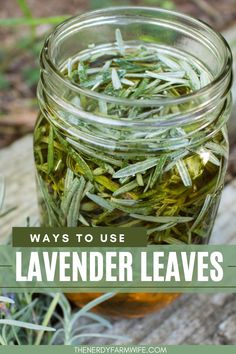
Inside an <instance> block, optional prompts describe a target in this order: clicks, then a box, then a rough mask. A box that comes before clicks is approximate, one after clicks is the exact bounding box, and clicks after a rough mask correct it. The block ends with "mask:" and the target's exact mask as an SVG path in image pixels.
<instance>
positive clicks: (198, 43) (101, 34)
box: [34, 7, 232, 316]
mask: <svg viewBox="0 0 236 354" xmlns="http://www.w3.org/2000/svg"><path fill="white" fill-rule="evenodd" d="M117 28H118V29H119V31H120V33H122V36H123V38H121V36H120V34H119V33H118V36H119V38H116V41H115V39H114V33H115V32H116V31H117ZM119 41H120V43H121V44H122V46H123V45H125V50H127V51H129V50H133V49H134V48H141V47H140V46H145V48H146V47H147V48H152V49H153V50H156V51H157V53H160V55H161V56H162V60H165V61H167V65H169V66H170V67H171V66H173V69H175V70H178V65H179V64H178V63H180V61H181V62H182V63H183V60H184V62H185V63H186V62H187V63H194V68H195V69H194V70H195V75H194V73H193V72H192V71H191V70H190V69H189V70H190V71H191V72H190V74H189V77H190V76H191V77H192V80H193V81H194V80H195V79H196V71H198V72H201V73H202V72H204V73H205V74H204V75H203V74H201V75H200V74H199V75H200V76H199V77H200V79H201V80H203V84H202V87H197V86H198V85H196V87H195V88H194V90H192V91H190V92H185V93H184V94H178V95H174V96H171V95H170V96H168V97H162V96H161V95H158V94H157V95H156V96H155V94H152V95H149V97H145V95H144V96H142V97H141V98H140V97H138V98H136V97H137V96H135V93H134V94H133V95H132V97H128V98H126V97H124V96H111V95H109V94H105V93H102V92H99V91H96V90H95V89H94V88H93V89H90V88H86V87H81V85H78V84H76V83H73V82H72V81H71V80H70V79H69V78H68V76H69V71H70V70H71V67H72V66H73V65H75V63H77V61H78V58H79V60H82V59H81V58H84V59H83V60H86V59H85V58H88V57H91V55H95V56H96V58H98V60H97V62H96V63H99V60H100V61H101V60H102V58H104V57H106V58H111V56H113V55H114V50H117V46H119V44H120V43H118V42H119ZM148 50H149V49H148ZM167 55H169V57H168V56H167ZM163 58H167V59H163ZM168 58H169V59H168ZM171 58H172V59H171ZM71 65H72V66H71ZM191 65H192V64H191ZM231 67H232V58H231V53H230V49H229V47H228V45H227V43H226V42H225V40H224V39H223V38H222V36H221V35H220V34H218V33H216V32H215V31H214V30H212V29H211V28H210V27H208V26H207V25H206V24H204V23H202V22H200V21H197V20H195V19H193V18H190V17H188V16H185V15H182V14H179V13H175V12H170V11H166V10H161V9H157V8H144V7H120V8H109V9H105V10H104V9H103V10H99V11H94V12H90V13H87V14H83V15H81V16H78V17H74V18H72V19H69V20H68V21H65V22H64V23H62V24H61V25H60V26H58V27H57V28H56V30H55V31H54V32H53V33H52V34H51V35H50V36H49V37H48V39H47V40H46V42H45V45H44V48H43V50H42V54H41V77H40V82H39V85H38V101H39V106H40V115H39V117H38V120H37V123H36V127H35V133H34V153H35V163H36V171H37V183H38V191H39V206H40V212H41V224H42V225H44V226H59V227H60V226H84V225H90V226H94V227H96V226H111V225H112V226H114V227H116V226H123V227H132V226H144V227H146V228H147V233H148V237H149V243H152V244H175V243H178V244H193V243H194V244H202V243H207V242H208V241H209V237H210V234H211V230H212V226H213V224H214V220H215V217H216V212H217V207H218V204H219V200H220V195H221V191H222V188H223V183H224V177H225V172H226V167H227V158H228V138H227V128H226V122H227V119H228V118H229V115H230V109H231V95H230V87H231V81H232V71H231ZM188 68H189V66H187V67H186V65H185V66H184V69H185V70H188ZM65 70H67V75H65ZM95 70H96V68H95ZM194 70H193V71H194ZM206 77H207V78H208V79H206ZM204 80H205V82H204ZM85 81H86V80H85ZM126 81H127V80H126ZM180 82H181V81H180ZM114 109H115V112H116V114H114ZM117 112H118V113H117ZM131 112H136V113H135V115H132V114H131ZM137 112H138V113H137ZM95 296H97V294H70V295H69V298H70V299H72V300H73V301H74V302H75V303H76V304H78V305H83V304H84V303H86V302H87V301H88V300H91V299H93V298H94V297H95ZM176 296H177V294H146V293H145V294H144V293H140V294H137V293H136V294H119V295H117V296H115V297H114V298H113V299H111V300H109V301H107V302H105V303H104V304H102V305H100V306H99V307H98V310H99V311H103V312H105V313H108V314H111V315H123V316H142V315H144V314H145V313H147V312H151V311H153V310H155V309H157V308H161V307H163V306H164V305H166V304H167V303H169V302H170V301H172V300H173V299H174V298H176Z"/></svg>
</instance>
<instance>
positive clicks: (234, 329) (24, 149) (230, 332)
mask: <svg viewBox="0 0 236 354" xmlns="http://www.w3.org/2000/svg"><path fill="white" fill-rule="evenodd" d="M0 166H1V174H3V175H4V176H5V177H6V181H7V186H6V187H7V193H6V200H7V206H9V207H12V206H17V209H15V210H14V211H12V212H11V213H10V214H8V215H7V216H5V217H4V218H3V219H1V221H0V238H1V241H2V242H3V241H4V240H6V238H7V236H8V235H9V233H10V231H11V227H12V226H17V225H24V224H25V220H26V217H27V216H30V217H33V218H34V219H35V218H36V217H37V204H36V191H35V182H34V169H33V156H32V137H31V136H30V135H29V136H26V137H24V138H22V139H20V140H18V141H17V142H15V143H14V144H12V145H11V146H10V147H9V148H5V149H3V150H0ZM235 216H236V180H234V181H232V182H231V183H230V184H229V185H228V186H226V188H225V189H224V191H223V196H222V200H221V204H220V208H219V213H218V217H217V220H216V224H215V227H214V230H213V237H212V243H215V244H217V243H236V231H235V222H232V220H235ZM235 309H236V294H233V295H231V294H230V295H228V294H216V295H203V294H198V295H195V294H186V295H183V296H182V297H180V298H179V299H178V300H176V301H175V302H174V303H173V304H171V305H169V306H168V307H167V308H165V309H163V310H161V311H159V312H157V313H154V314H151V315H148V316H146V317H145V318H143V319H130V320H126V319H122V320H115V321H114V326H113V328H112V330H110V331H107V332H106V333H110V334H111V333H112V334H119V335H124V334H125V335H127V336H129V337H130V338H131V340H130V341H129V343H140V344H160V343H162V344H178V343H179V344H182V343H185V344H187V343H189V344H190V343H191V344H194V343H196V344H197V343H206V344H220V343H229V344H236V336H235V334H236V321H235V317H236V310H235ZM111 342H112V341H110V340H107V339H101V340H100V339H97V338H96V339H95V340H90V341H89V343H96V344H99V343H103V344H104V343H111ZM122 342H124V341H122ZM85 343H86V342H85ZM116 343H120V342H119V341H117V342H116Z"/></svg>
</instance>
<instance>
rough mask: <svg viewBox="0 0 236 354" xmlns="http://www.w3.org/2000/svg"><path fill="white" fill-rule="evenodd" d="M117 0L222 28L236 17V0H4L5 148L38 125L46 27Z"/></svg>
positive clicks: (0, 134) (0, 120)
mask: <svg viewBox="0 0 236 354" xmlns="http://www.w3.org/2000/svg"><path fill="white" fill-rule="evenodd" d="M118 5H142V6H159V7H163V8H166V9H175V10H178V11H181V12H184V13H186V14H190V15H192V16H194V17H197V18H200V19H201V20H203V21H205V22H207V23H209V24H210V25H211V26H213V27H214V28H215V29H217V30H219V31H223V32H224V31H226V30H229V29H230V28H233V27H234V25H235V23H236V0H224V1H222V0H143V1H140V0H125V1H124V0H89V1H84V0H69V1H67V0H0V41H1V46H0V148H2V147H4V146H7V145H9V144H11V143H12V142H13V141H14V140H15V139H18V138H19V137H20V136H22V135H24V134H26V133H28V132H31V131H32V129H33V126H34V122H35V118H36V115H37V113H36V112H37V104H36V100H35V90H36V85H37V81H38V77H39V66H38V57H39V52H40V49H41V47H42V45H43V41H44V38H45V36H46V35H47V33H48V32H49V31H51V30H52V28H53V26H55V25H56V24H57V23H59V22H61V21H62V20H64V19H65V18H67V17H68V16H72V15H75V14H79V13H81V12H84V11H88V10H94V9H98V8H102V7H107V6H118ZM233 31H234V33H235V35H233V34H232V45H233V41H235V42H236V39H234V38H233V37H234V36H235V38H236V29H235V30H232V32H233ZM230 36H231V34H230ZM230 40H231V37H230Z"/></svg>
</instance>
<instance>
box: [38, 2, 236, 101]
mask: <svg viewBox="0 0 236 354" xmlns="http://www.w3.org/2000/svg"><path fill="white" fill-rule="evenodd" d="M123 10H127V11H134V10H135V11H153V12H154V13H160V14H166V15H170V16H174V17H176V18H179V19H182V20H187V21H189V22H190V23H192V24H196V25H198V26H201V27H202V28H204V29H205V30H206V31H208V32H209V33H210V34H212V35H214V36H216V37H218V40H219V41H220V42H221V44H222V47H223V48H225V54H226V60H225V64H224V65H223V66H222V68H221V70H220V72H219V73H218V74H217V75H216V77H215V78H214V79H213V80H212V81H211V82H210V83H209V84H207V85H206V86H204V87H202V88H200V89H198V90H195V91H193V92H191V93H188V94H186V95H182V96H179V97H176V98H167V97H164V98H159V97H158V98H155V99H142V100H140V99H129V98H121V97H114V96H111V95H107V94H104V93H100V92H96V91H92V90H89V89H86V88H82V87H80V86H79V85H75V84H73V83H72V82H71V81H69V80H68V79H66V78H65V76H64V75H63V74H62V72H61V71H60V70H59V69H58V68H57V66H56V65H55V64H54V62H53V58H52V56H51V52H50V48H51V47H52V43H53V41H54V40H55V38H56V36H58V35H59V34H60V33H61V32H62V31H63V30H64V29H65V28H66V27H67V26H68V25H73V24H74V23H78V22H79V21H81V23H82V22H83V21H84V20H86V19H88V18H89V17H92V16H96V15H99V14H101V15H102V14H103V15H105V14H106V13H109V12H110V11H112V12H119V11H123ZM45 43H46V45H45V47H46V51H45V52H44V53H43V52H42V54H44V58H45V59H46V61H47V64H48V65H49V67H50V68H51V70H52V72H53V74H54V75H56V77H57V79H59V80H60V81H61V82H62V83H63V84H64V85H65V86H67V87H68V88H69V89H71V90H73V91H75V92H78V93H79V94H84V95H86V96H87V97H90V98H93V99H96V100H104V101H106V102H110V103H114V104H124V105H132V106H150V105H151V106H159V105H162V106H165V105H170V104H182V103H186V102H187V101H189V100H194V99H199V98H200V97H202V96H204V95H206V94H207V93H209V91H210V92H212V90H214V88H215V87H218V86H219V84H220V83H221V82H223V81H224V80H225V78H226V77H227V76H228V75H229V73H230V70H231V67H232V61H233V59H232V53H231V49H230V47H229V44H228V43H227V41H226V40H225V38H224V37H223V36H222V35H221V34H220V33H219V32H217V31H215V30H214V29H213V28H212V27H211V26H209V25H208V24H206V23H205V22H203V21H201V20H199V19H195V18H193V17H191V16H188V15H186V14H182V13H180V12H177V11H170V10H166V9H161V8H158V7H155V8H154V7H146V6H117V7H107V8H105V9H99V10H95V11H89V12H85V13H83V14H80V15H76V16H73V17H70V18H69V19H67V20H65V21H63V22H62V23H61V24H59V25H58V26H57V27H56V28H55V30H54V31H53V32H52V33H51V34H50V35H49V36H48V38H47V39H46V42H45ZM231 81H232V80H231Z"/></svg>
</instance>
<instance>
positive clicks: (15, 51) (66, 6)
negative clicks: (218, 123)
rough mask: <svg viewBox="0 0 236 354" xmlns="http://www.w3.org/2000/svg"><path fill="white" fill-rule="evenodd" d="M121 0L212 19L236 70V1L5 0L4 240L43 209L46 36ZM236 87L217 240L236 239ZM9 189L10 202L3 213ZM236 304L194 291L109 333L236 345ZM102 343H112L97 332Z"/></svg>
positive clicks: (1, 74)
mask: <svg viewBox="0 0 236 354" xmlns="http://www.w3.org/2000/svg"><path fill="white" fill-rule="evenodd" d="M119 5H141V6H152V7H162V8H166V9H172V10H177V11H180V12H183V13H186V14H189V15H191V16H194V17H195V18H199V19H201V20H202V21H204V22H206V23H208V24H210V25H211V26H212V27H213V28H215V29H216V30H218V31H220V32H221V33H222V34H223V35H224V37H225V38H226V39H227V41H228V42H229V44H230V46H231V49H232V52H233V56H234V73H235V75H234V76H235V77H236V0H143V1H141V0H125V1H124V0H89V1H85V0H0V44H1V45H0V182H2V180H1V174H3V175H4V177H5V184H6V195H5V193H4V192H3V193H2V194H3V198H2V200H1V188H0V217H1V216H2V218H1V220H0V240H1V241H2V239H3V238H4V239H6V240H7V239H8V238H7V237H8V235H9V233H10V232H11V227H12V226H16V225H17V226H23V225H25V223H26V220H27V224H28V220H29V218H31V219H30V220H32V218H34V217H37V215H38V214H37V205H36V204H37V203H36V192H35V185H34V171H33V158H32V135H30V133H32V131H33V128H34V123H35V120H36V117H37V111H38V107H37V101H36V86H37V82H38V78H39V60H38V58H39V53H40V50H41V48H42V46H43V42H44V39H45V37H46V36H47V35H48V33H49V32H51V31H52V30H53V27H54V26H56V25H57V24H58V23H60V22H61V21H63V20H64V19H66V18H68V17H70V16H74V15H76V14H79V13H81V12H85V11H88V10H95V9H98V8H103V7H108V6H119ZM232 92H233V97H234V107H233V111H232V117H231V119H230V121H229V133H230V160H229V168H228V173H227V179H226V182H227V187H226V188H225V190H224V193H223V198H222V202H221V208H220V210H219V214H218V215H219V217H218V219H217V220H218V221H217V223H216V226H215V230H216V232H215V240H216V241H215V243H217V242H219V241H220V242H219V243H222V242H224V243H235V242H236V238H235V222H234V221H235V220H236V219H235V215H236V199H235V198H236V178H235V177H236V83H235V81H234V85H233V90H232ZM0 187H1V183H0ZM4 196H5V197H6V198H5V201H6V206H5V209H4V210H3V212H2V214H1V206H2V205H1V204H2V203H3V199H4ZM26 218H27V219H26ZM33 220H34V219H33ZM232 220H233V222H232ZM23 300H24V298H23ZM23 300H19V303H20V305H19V308H21V307H23V305H22V301H23ZM24 301H25V300H24ZM43 303H45V300H43ZM40 304H41V303H40ZM24 306H25V305H24ZM45 306H46V305H45ZM39 307H41V305H40V306H39ZM235 308H236V295H235V294H215V295H214V296H213V295H212V296H208V295H203V294H196V295H193V294H192V295H188V294H186V295H184V296H182V297H181V298H180V299H179V300H177V301H176V302H175V303H173V304H172V305H170V306H169V307H167V308H166V309H164V310H162V311H160V312H159V313H158V314H152V315H150V316H149V317H147V318H146V319H142V320H130V321H127V320H122V321H120V322H115V323H114V326H113V327H112V329H111V330H110V332H106V333H108V337H107V338H110V337H109V335H111V334H122V335H123V334H124V333H127V335H130V336H131V337H132V338H133V341H132V343H143V344H150V343H151V344H153V343H168V344H178V343H179V344H180V343H181V344H182V343H184V344H188V343H191V344H193V343H197V344H199V343H201V344H203V343H205V344H236V335H235V334H236V312H235ZM40 316H41V312H40ZM190 319H192V320H191V323H190ZM29 320H30V321H32V319H29ZM40 320H41V317H40ZM39 333H40V332H39ZM88 340H89V339H88ZM44 343H45V341H44ZM90 343H92V341H90ZM95 343H96V344H99V343H104V342H101V341H100V342H99V340H98V338H96V340H95Z"/></svg>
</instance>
